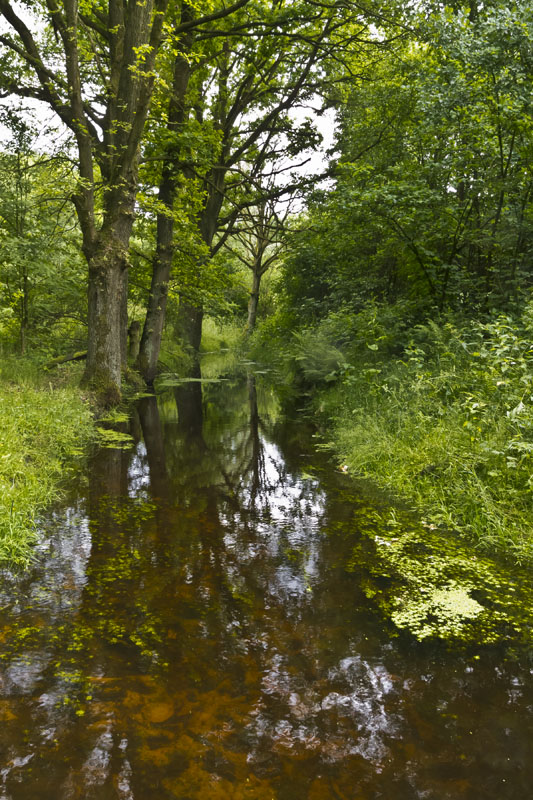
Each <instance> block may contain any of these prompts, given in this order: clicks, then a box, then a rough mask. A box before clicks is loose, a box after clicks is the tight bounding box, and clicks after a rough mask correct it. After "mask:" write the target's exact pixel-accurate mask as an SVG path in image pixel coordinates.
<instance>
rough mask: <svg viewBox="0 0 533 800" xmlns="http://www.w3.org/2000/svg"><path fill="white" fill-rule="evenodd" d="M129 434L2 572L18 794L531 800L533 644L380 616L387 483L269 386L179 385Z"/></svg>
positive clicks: (5, 699)
mask: <svg viewBox="0 0 533 800" xmlns="http://www.w3.org/2000/svg"><path fill="white" fill-rule="evenodd" d="M129 433H130V435H131V436H132V437H133V438H132V441H131V443H130V446H129V447H122V448H117V447H102V448H101V449H100V450H99V451H98V453H96V454H95V456H94V458H92V459H91V463H90V465H89V469H88V470H87V472H86V473H85V474H84V475H83V476H81V477H80V479H79V480H78V481H77V482H76V484H77V485H76V488H75V490H73V491H72V492H71V494H70V496H69V497H68V498H67V499H66V501H65V502H64V503H63V505H62V506H61V507H58V508H56V509H55V510H54V511H53V512H51V513H50V514H49V515H48V516H47V517H46V519H45V520H44V523H43V530H44V535H43V539H42V541H41V543H40V545H39V546H38V548H37V552H36V560H35V562H34V564H33V565H32V567H31V568H30V570H29V571H28V572H26V573H25V574H24V575H19V576H17V575H11V574H9V573H4V574H3V576H2V584H1V587H0V656H1V660H0V721H1V723H2V724H1V726H0V799H1V800H74V799H75V798H80V800H111V799H113V800H115V799H118V800H166V799H167V798H169V799H171V798H180V800H200V798H201V800H237V799H240V798H252V799H254V800H330V798H331V799H332V800H335V798H343V799H344V800H377V799H378V798H384V800H392V798H394V800H414V799H415V798H427V799H428V800H447V798H450V799H453V800H456V798H457V799H458V798H464V800H467V799H468V800H492V799H494V800H507V799H508V800H527V798H529V797H531V796H532V794H533V752H532V751H533V674H532V673H533V660H532V659H531V648H530V647H529V646H528V645H527V644H525V643H523V642H522V643H521V644H513V642H512V641H511V643H510V644H509V642H507V643H504V644H502V643H500V642H498V643H492V644H490V645H486V644H485V645H481V644H480V645H479V646H476V644H475V643H474V644H472V643H471V642H470V643H469V644H468V645H461V644H457V646H454V645H451V644H450V643H449V642H448V644H445V643H443V642H439V641H435V640H425V641H417V639H416V638H415V637H413V636H412V635H410V634H409V633H406V632H405V631H401V630H398V628H397V627H395V626H394V625H393V624H392V622H391V621H390V619H387V618H386V617H385V616H384V615H383V613H382V612H381V610H380V608H379V607H378V606H377V605H376V604H375V603H373V602H372V600H371V599H369V597H368V591H366V592H365V591H364V587H365V586H366V585H367V584H366V579H367V576H368V567H367V560H365V559H362V560H361V563H359V560H358V557H354V553H355V554H357V553H359V554H360V553H361V552H363V551H365V547H366V551H368V552H370V544H368V546H367V545H365V546H364V547H363V550H362V549H361V537H362V536H363V534H362V533H361V531H362V530H363V529H364V528H365V526H368V520H369V518H371V516H372V509H373V508H375V507H377V506H379V504H380V503H382V502H383V501H382V499H380V496H379V493H377V492H375V491H373V490H372V489H371V487H369V486H367V485H366V484H365V483H364V482H356V481H354V480H353V479H352V478H351V477H350V476H347V475H345V474H343V473H342V472H341V471H339V470H338V469H337V468H336V467H335V465H334V464H333V463H332V462H331V461H330V460H328V456H327V455H326V454H325V453H324V452H321V451H320V450H318V451H317V449H316V448H315V447H314V443H315V442H316V441H317V440H316V439H315V438H313V429H312V427H311V425H310V422H309V420H307V421H306V420H305V419H302V418H301V417H300V418H298V416H296V417H295V418H292V419H291V417H290V415H283V414H282V413H281V411H280V407H279V403H278V402H277V400H276V395H275V392H274V391H273V389H272V388H270V387H269V386H268V384H267V383H265V382H264V380H263V378H262V376H257V378H254V377H253V376H248V378H246V376H241V377H240V378H239V377H232V376H231V375H226V376H225V378H224V379H223V380H220V379H217V380H212V381H210V380H207V381H206V380H204V381H199V380H197V381H191V382H188V383H183V384H179V383H178V384H177V385H175V386H173V387H172V386H169V385H167V387H166V388H163V389H161V390H160V392H159V394H158V396H157V398H156V397H148V396H147V397H143V398H141V399H140V400H139V401H138V402H137V404H136V406H135V408H134V409H133V412H132V416H131V419H130V422H129ZM366 551H365V552H366Z"/></svg>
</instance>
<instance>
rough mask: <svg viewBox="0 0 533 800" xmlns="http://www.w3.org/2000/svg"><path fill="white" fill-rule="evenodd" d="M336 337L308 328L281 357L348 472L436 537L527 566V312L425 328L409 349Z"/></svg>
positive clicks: (530, 418) (531, 432)
mask: <svg viewBox="0 0 533 800" xmlns="http://www.w3.org/2000/svg"><path fill="white" fill-rule="evenodd" d="M340 328H341V326H340V325H339V324H338V322H337V323H336V324H335V325H332V323H331V320H330V321H329V327H328V325H325V324H324V325H322V327H319V328H317V329H314V330H306V331H303V332H302V331H301V332H299V333H297V334H295V335H294V336H293V338H292V341H291V342H290V345H289V347H288V348H287V347H285V349H284V351H283V357H282V359H279V355H278V356H277V357H278V361H281V362H282V363H283V368H284V370H285V380H286V381H288V382H289V383H291V384H292V385H293V386H296V387H298V390H299V391H301V392H304V393H305V394H306V395H307V397H308V403H309V406H310V407H311V408H312V409H313V412H314V413H315V414H316V415H319V417H320V419H321V420H322V423H323V429H324V434H323V435H324V443H325V445H326V446H327V447H329V448H330V449H331V450H332V451H333V452H334V454H335V457H336V458H337V460H338V462H339V464H340V465H341V466H342V468H343V470H345V471H349V472H351V473H354V474H358V475H363V476H366V477H369V478H371V479H372V480H373V481H375V482H376V483H377V484H379V486H381V487H383V488H386V489H388V490H390V491H392V492H393V494H394V495H395V496H396V497H397V498H398V499H400V500H401V501H403V502H404V503H406V504H408V505H409V506H410V507H412V508H414V509H416V511H417V512H418V513H419V514H420V516H421V518H422V519H423V520H424V522H426V523H427V525H429V526H431V528H432V529H433V528H442V529H443V530H446V529H453V530H455V531H459V532H461V533H462V534H463V535H465V536H466V537H468V539H469V540H470V541H471V542H472V543H473V544H474V545H475V547H476V548H477V549H481V550H484V551H487V552H493V553H499V554H503V555H505V556H506V557H511V558H512V559H514V560H516V561H518V562H521V563H529V562H531V560H532V559H533V532H532V525H531V522H532V520H533V492H532V481H533V478H532V471H531V453H532V451H533V405H532V400H533V395H532V392H533V388H532V382H533V377H532V373H533V348H532V347H531V329H532V310H531V307H530V306H529V305H527V306H526V307H525V310H524V311H523V312H522V313H521V314H520V315H516V316H514V317H513V316H503V315H500V316H498V317H495V318H493V319H492V320H490V321H485V322H479V321H472V320H470V321H463V322H462V323H460V324H459V323H454V322H453V321H451V320H448V321H443V322H441V323H440V324H436V323H431V322H430V323H426V324H424V325H420V324H419V325H417V326H414V327H412V328H411V329H410V330H409V332H408V334H406V333H405V332H404V333H403V341H402V340H401V339H400V338H399V336H397V335H396V334H397V331H394V330H390V331H388V332H387V330H386V329H384V328H383V327H382V326H379V325H376V326H374V328H372V327H371V326H366V327H363V326H362V325H361V324H359V325H358V321H357V319H356V318H355V319H353V320H351V321H350V320H347V321H346V324H345V325H344V327H343V334H342V335H339V333H338V332H339V329H340ZM278 345H279V342H278ZM277 352H278V353H279V347H278V351H277Z"/></svg>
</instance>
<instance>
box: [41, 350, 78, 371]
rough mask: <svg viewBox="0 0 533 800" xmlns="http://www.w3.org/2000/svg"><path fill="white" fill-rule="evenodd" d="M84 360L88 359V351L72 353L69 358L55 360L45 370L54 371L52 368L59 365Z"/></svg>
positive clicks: (45, 366) (48, 363)
mask: <svg viewBox="0 0 533 800" xmlns="http://www.w3.org/2000/svg"><path fill="white" fill-rule="evenodd" d="M84 358H87V350H79V351H78V352H77V353H70V354H69V355H67V356H58V357H57V358H53V359H52V360H51V361H48V362H47V363H46V364H45V365H44V368H45V369H52V367H57V366H58V365H59V364H66V363H67V361H83V359H84Z"/></svg>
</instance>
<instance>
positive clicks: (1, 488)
mask: <svg viewBox="0 0 533 800" xmlns="http://www.w3.org/2000/svg"><path fill="white" fill-rule="evenodd" d="M61 375H62V377H61V378H59V376H58V375H57V374H55V375H54V376H53V377H52V376H49V377H47V376H46V375H43V374H42V373H40V372H39V370H38V369H37V367H35V366H34V365H32V364H31V363H28V362H24V361H22V360H20V359H19V360H17V361H9V360H8V361H6V360H3V361H0V426H1V431H2V434H1V437H0V563H7V564H20V565H23V564H26V563H27V562H28V560H29V559H30V558H31V545H32V544H33V543H34V542H35V541H36V539H37V520H38V517H39V514H40V513H42V511H43V510H44V509H45V508H46V507H47V506H49V505H50V503H52V502H53V501H54V500H56V499H57V498H58V496H59V495H60V492H61V488H62V487H63V486H64V485H65V482H66V480H68V478H69V477H70V476H71V474H72V471H73V469H74V468H75V463H76V460H78V459H79V457H80V455H82V453H83V447H84V445H85V444H86V443H87V442H88V440H89V439H90V438H91V437H92V435H93V425H92V421H91V414H90V411H89V407H88V405H87V403H86V402H85V401H84V400H83V399H82V397H81V395H80V392H79V390H78V389H77V388H75V387H74V386H73V385H71V384H73V383H74V380H75V378H76V377H77V376H74V375H73V376H72V381H70V380H69V379H68V375H69V372H68V370H63V372H62V373H61ZM51 380H54V381H55V384H56V385H55V386H53V385H52V383H51V382H50V381H51ZM58 382H61V383H63V384H65V385H58Z"/></svg>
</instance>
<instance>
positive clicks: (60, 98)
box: [0, 0, 168, 402]
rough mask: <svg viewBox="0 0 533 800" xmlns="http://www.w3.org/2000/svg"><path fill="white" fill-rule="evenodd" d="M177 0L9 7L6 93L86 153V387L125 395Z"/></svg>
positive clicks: (4, 38) (82, 208) (80, 208)
mask: <svg viewBox="0 0 533 800" xmlns="http://www.w3.org/2000/svg"><path fill="white" fill-rule="evenodd" d="M167 7H168V0H147V2H145V3H134V2H126V0H109V2H107V3H101V2H96V1H95V2H93V1H92V0H90V1H89V2H84V3H83V4H78V2H77V0H65V2H64V3H62V4H58V3H57V2H56V0H45V2H39V3H38V4H35V5H34V6H33V7H32V11H33V12H34V16H31V17H30V15H29V13H28V10H26V9H23V8H18V7H17V6H16V5H15V3H13V2H9V0H0V14H1V16H2V17H3V19H4V21H5V23H7V32H6V33H2V35H1V36H0V42H1V43H2V44H3V45H4V52H3V55H2V57H1V63H0V68H1V75H2V77H1V79H0V91H1V92H2V95H3V96H8V95H11V94H14V95H19V96H21V97H31V98H35V99H37V100H40V101H43V102H45V103H46V104H48V106H50V107H51V108H52V109H53V111H54V112H55V113H56V114H57V116H58V117H59V118H60V120H61V121H62V122H63V124H64V125H65V126H66V127H67V128H68V130H69V131H70V132H71V134H72V137H73V140H74V141H75V144H76V150H77V169H76V173H77V176H76V177H77V183H76V187H75V190H74V192H73V193H72V200H73V202H74V204H75V207H76V211H77V215H78V220H79V224H80V228H81V231H82V237H83V252H84V254H85V257H86V259H87V263H88V266H89V283H88V298H89V305H88V324H89V329H88V354H87V368H86V373H85V379H86V381H87V382H88V383H90V384H93V385H95V386H96V387H97V388H98V390H99V391H100V392H101V394H102V396H103V397H105V398H106V399H107V401H111V402H112V401H114V400H116V399H117V398H118V397H119V395H120V386H121V373H122V367H123V365H124V363H125V358H126V329H127V276H128V266H129V260H128V247H129V241H130V235H131V230H132V224H133V219H134V212H135V199H136V194H137V188H138V187H137V183H138V165H139V156H140V143H141V139H142V136H143V132H144V126H145V121H146V117H147V114H148V110H149V106H150V100H151V96H152V92H153V87H154V83H155V80H156V76H157V63H156V59H157V54H158V51H159V48H160V45H161V41H162V38H163V35H164V33H165V14H166V11H167Z"/></svg>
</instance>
